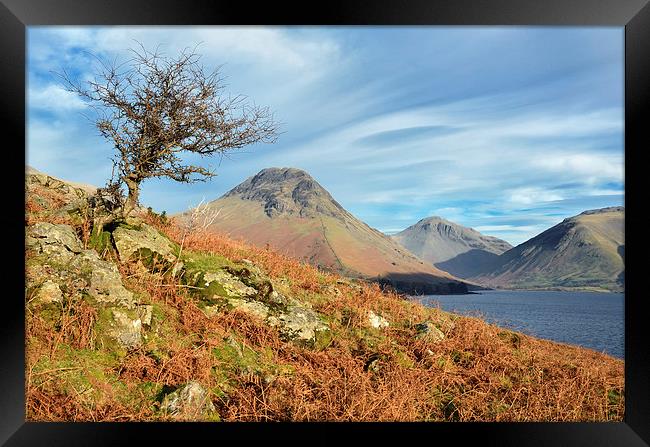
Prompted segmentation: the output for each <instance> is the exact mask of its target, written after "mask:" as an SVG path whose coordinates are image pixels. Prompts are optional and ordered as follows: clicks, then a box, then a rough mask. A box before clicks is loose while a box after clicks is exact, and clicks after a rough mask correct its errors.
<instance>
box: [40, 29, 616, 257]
mask: <svg viewBox="0 0 650 447" xmlns="http://www.w3.org/2000/svg"><path fill="white" fill-rule="evenodd" d="M623 37H624V30H623V28H622V27H599V28H584V27H581V28H568V27H457V26H456V27H252V26H246V27H123V26H120V27H29V28H28V67H27V75H28V89H27V106H28V122H27V136H28V142H27V163H28V164H30V165H31V166H33V167H35V168H37V169H39V170H42V171H45V172H47V173H50V174H52V175H55V176H58V177H62V178H65V179H68V180H73V181H78V182H84V183H91V184H94V185H99V186H100V185H103V184H104V183H105V182H106V180H107V179H108V178H109V177H110V174H111V162H110V157H111V155H112V146H111V145H110V143H109V142H108V141H106V140H104V139H103V138H102V137H101V136H99V135H98V133H97V130H96V129H95V128H94V126H93V124H92V123H91V122H90V121H89V120H88V119H87V118H85V117H84V114H87V112H88V109H87V105H85V104H84V103H83V102H82V101H81V100H80V99H79V98H77V97H75V96H73V95H72V94H70V93H68V92H66V91H65V90H63V89H62V87H61V85H60V83H59V82H58V80H57V78H56V76H54V75H53V74H52V71H61V69H62V68H66V69H67V70H69V71H72V72H73V73H74V74H75V75H77V76H79V77H80V79H87V78H88V77H89V76H90V75H91V74H92V69H93V62H92V58H91V56H89V55H88V53H87V52H92V53H94V54H97V55H99V56H101V57H105V58H110V59H114V58H117V59H118V60H126V59H127V58H128V53H127V49H128V48H130V47H133V46H134V44H135V41H136V40H137V41H139V42H142V43H143V44H144V45H145V46H146V47H148V48H153V47H155V46H156V45H161V48H162V49H163V51H164V52H165V53H166V54H168V55H170V56H172V55H175V54H177V52H178V51H180V50H181V49H183V48H185V47H194V46H195V45H196V44H197V43H201V44H200V46H199V48H198V52H199V53H201V54H202V62H203V63H204V64H205V66H206V67H207V68H209V69H212V68H216V67H217V66H221V74H222V75H224V76H225V77H226V85H227V87H226V91H227V92H228V93H233V94H243V95H246V96H248V97H249V98H250V99H251V100H253V101H254V102H255V103H256V104H259V105H267V106H269V107H270V108H271V109H273V110H274V111H275V115H276V117H277V119H278V120H279V121H281V122H282V123H283V126H282V130H283V132H284V133H282V135H281V136H280V138H279V140H278V142H277V143H276V144H274V145H262V144H260V145H255V146H250V147H248V148H245V149H244V150H241V151H238V152H237V153H231V154H230V155H229V156H228V157H227V158H223V159H219V158H214V159H208V160H204V163H205V164H206V165H209V166H211V167H214V168H216V171H217V173H218V176H217V177H215V178H213V179H212V180H211V181H209V182H207V183H197V184H192V185H187V184H180V183H175V182H173V181H171V180H158V179H151V180H149V181H147V182H145V183H143V185H142V196H141V201H142V202H143V204H145V205H147V206H152V207H153V208H154V209H156V210H158V211H162V210H166V211H167V212H168V213H170V214H171V213H175V212H180V211H184V210H185V209H187V208H188V207H189V206H191V205H196V204H197V203H199V202H200V201H201V199H203V198H205V199H206V200H212V199H216V198H218V197H219V196H221V195H222V194H223V193H225V192H226V191H228V190H229V189H231V188H232V187H234V186H236V185H237V184H239V183H240V182H242V181H243V180H244V179H246V178H247V177H249V176H251V175H254V174H255V173H257V172H258V171H259V170H260V169H263V168H265V167H271V166H276V167H282V166H287V167H289V166H290V167H297V168H302V169H305V170H307V171H308V172H309V173H310V174H311V175H312V176H313V177H314V178H316V180H318V181H319V182H320V183H321V184H322V185H323V186H324V187H325V188H326V189H328V190H329V191H330V193H331V194H332V195H333V196H334V198H335V199H336V200H337V201H339V202H340V203H341V204H342V205H343V206H344V207H345V208H347V209H348V210H349V211H350V212H352V213H353V214H355V215H356V216H357V217H359V218H361V219H362V220H364V221H365V222H366V223H368V224H369V225H371V226H372V227H375V228H377V229H379V230H380V231H384V232H387V233H394V232H397V231H400V230H402V229H404V228H406V227H407V226H409V225H412V224H414V223H415V222H417V221H418V220H420V219H422V218H424V217H427V216H431V215H439V216H442V217H445V218H447V219H449V220H452V221H455V222H458V223H460V224H462V225H466V226H470V227H473V228H476V229H477V230H479V231H481V232H483V233H485V234H489V235H493V236H496V237H500V238H502V239H505V240H507V241H508V242H510V243H512V244H513V245H516V244H519V243H521V242H524V241H525V240H527V239H529V238H530V237H533V236H535V235H536V234H538V233H540V232H541V231H543V230H545V229H547V228H549V227H551V226H552V225H555V224H557V223H558V222H560V221H561V220H562V219H564V218H566V217H569V216H573V215H575V214H578V213H580V212H582V211H584V210H587V209H593V208H600V207H605V206H616V205H622V204H623V200H624V152H623V147H624V146H623V128H624V117H623V87H624V85H623V75H624V66H623V48H624V47H623Z"/></svg>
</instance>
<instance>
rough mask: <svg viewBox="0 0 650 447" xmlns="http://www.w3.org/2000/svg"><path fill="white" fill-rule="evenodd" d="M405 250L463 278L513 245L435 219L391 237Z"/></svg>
mask: <svg viewBox="0 0 650 447" xmlns="http://www.w3.org/2000/svg"><path fill="white" fill-rule="evenodd" d="M391 237H392V238H393V239H394V240H395V241H397V242H398V243H399V244H400V245H402V246H403V247H404V248H406V249H407V250H409V251H410V252H411V253H413V254H415V255H417V256H418V257H419V258H421V259H424V260H425V261H428V262H429V263H431V264H434V265H435V266H436V267H438V268H439V269H441V270H443V271H446V272H449V273H451V274H452V275H455V276H457V277H459V278H468V277H471V276H473V275H474V274H476V273H477V272H479V271H480V270H481V268H482V267H483V266H485V265H486V264H487V263H489V262H491V261H492V260H493V259H494V258H496V257H497V256H498V255H500V254H501V253H503V252H505V251H507V250H509V249H511V248H512V245H510V244H509V243H507V242H506V241H503V240H501V239H498V238H496V237H493V236H486V235H484V234H481V233H479V232H478V231H476V230H474V229H472V228H468V227H464V226H462V225H459V224H456V223H453V222H450V221H448V220H446V219H443V218H442V217H438V216H431V217H427V218H425V219H422V220H420V221H419V222H418V223H416V224H415V225H411V226H410V227H408V228H406V229H405V230H403V231H401V232H399V233H397V234H395V235H393V236H391Z"/></svg>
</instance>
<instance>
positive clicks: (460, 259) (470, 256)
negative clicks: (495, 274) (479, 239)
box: [434, 249, 500, 278]
mask: <svg viewBox="0 0 650 447" xmlns="http://www.w3.org/2000/svg"><path fill="white" fill-rule="evenodd" d="M499 260H500V256H499V255H498V254H495V253H491V252H489V251H485V250H480V249H473V250H469V251H466V252H464V253H461V254H459V255H458V256H455V257H453V258H451V259H449V260H447V261H443V262H438V263H436V264H434V265H435V266H436V267H438V268H439V269H440V270H444V271H445V272H449V273H451V274H452V275H454V276H457V277H459V278H470V277H472V276H476V275H478V274H480V273H482V272H485V271H490V270H491V269H493V268H494V267H496V266H497V265H498V263H499Z"/></svg>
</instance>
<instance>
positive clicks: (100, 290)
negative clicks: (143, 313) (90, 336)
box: [70, 250, 135, 309]
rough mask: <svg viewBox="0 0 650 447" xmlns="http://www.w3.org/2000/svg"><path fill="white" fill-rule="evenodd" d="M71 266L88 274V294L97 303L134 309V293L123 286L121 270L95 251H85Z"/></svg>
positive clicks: (77, 256)
mask: <svg viewBox="0 0 650 447" xmlns="http://www.w3.org/2000/svg"><path fill="white" fill-rule="evenodd" d="M70 266H71V267H73V268H75V269H77V270H78V271H80V272H88V273H89V274H88V273H87V274H88V289H87V292H88V294H89V295H90V296H91V297H93V298H94V299H95V300H96V301H97V302H99V303H101V304H105V305H113V306H123V307H126V308H128V309H133V308H134V306H135V300H134V297H133V293H132V292H130V291H129V290H127V289H126V288H125V287H124V285H123V284H122V276H121V275H120V272H119V270H118V269H117V267H116V266H115V264H112V263H110V262H108V261H104V260H103V259H101V258H100V257H99V255H98V254H97V252H96V251H94V250H83V251H82V252H81V253H79V254H78V255H76V256H75V257H74V258H73V259H72V261H71V262H70Z"/></svg>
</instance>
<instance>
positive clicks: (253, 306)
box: [228, 298, 270, 320]
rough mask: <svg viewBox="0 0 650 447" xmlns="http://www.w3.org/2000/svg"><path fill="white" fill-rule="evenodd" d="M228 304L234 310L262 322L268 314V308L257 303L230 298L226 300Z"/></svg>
mask: <svg viewBox="0 0 650 447" xmlns="http://www.w3.org/2000/svg"><path fill="white" fill-rule="evenodd" d="M228 304H229V305H230V306H232V307H233V308H234V309H239V310H241V311H243V312H246V313H248V314H251V315H254V316H256V317H258V318H261V319H263V320H264V319H266V317H268V316H269V314H270V310H269V308H268V307H266V306H265V305H264V304H262V303H260V302H257V301H246V300H243V299H240V298H230V299H228Z"/></svg>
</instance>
